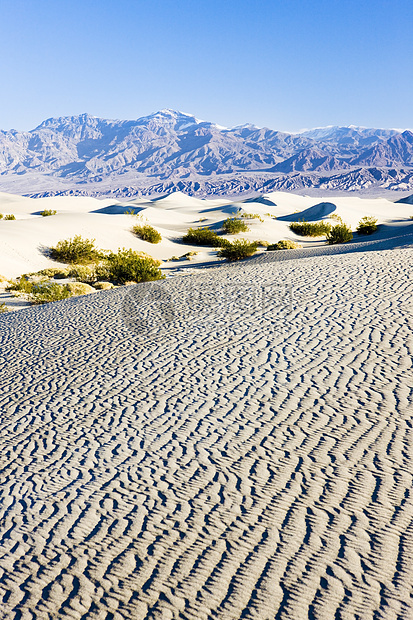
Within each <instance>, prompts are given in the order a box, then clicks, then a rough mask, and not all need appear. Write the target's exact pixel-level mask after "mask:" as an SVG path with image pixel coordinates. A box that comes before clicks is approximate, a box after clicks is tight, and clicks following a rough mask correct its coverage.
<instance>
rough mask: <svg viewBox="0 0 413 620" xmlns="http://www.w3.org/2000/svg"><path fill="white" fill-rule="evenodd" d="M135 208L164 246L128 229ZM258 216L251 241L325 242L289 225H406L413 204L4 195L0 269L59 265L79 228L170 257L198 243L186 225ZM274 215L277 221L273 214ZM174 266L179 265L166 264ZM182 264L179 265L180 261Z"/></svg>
mask: <svg viewBox="0 0 413 620" xmlns="http://www.w3.org/2000/svg"><path fill="white" fill-rule="evenodd" d="M44 209H52V210H56V211H57V214H56V215H53V216H51V217H41V215H40V213H41V212H42V211H43V210H44ZM131 209H135V210H136V212H137V215H138V216H139V217H140V218H141V220H142V221H143V222H147V223H149V224H151V225H153V226H155V227H156V228H157V229H158V230H159V232H160V233H161V235H162V238H163V240H162V242H161V243H160V244H156V245H154V244H150V243H147V242H146V241H142V240H140V239H138V238H137V237H136V236H134V235H133V234H132V232H131V228H132V226H133V225H134V224H135V223H136V219H135V218H134V217H132V216H131V215H128V214H127V212H128V211H130V210H131ZM238 211H239V212H240V213H243V214H249V213H252V214H256V215H259V216H260V217H261V218H262V219H264V222H260V221H259V220H257V219H255V220H250V221H248V225H249V226H250V231H249V232H247V233H242V235H241V236H242V237H244V238H246V239H249V240H263V241H267V242H270V243H275V242H277V241H279V240H280V239H291V240H293V241H298V242H299V243H301V244H303V245H304V246H308V247H311V246H314V245H319V244H320V243H325V241H324V240H314V239H310V240H308V239H307V240H306V239H303V238H302V237H298V236H297V235H295V234H294V233H292V232H291V231H290V229H289V224H290V222H291V221H293V220H296V219H300V218H302V217H304V218H306V219H314V220H318V219H320V218H323V217H328V216H329V215H331V214H332V213H334V214H336V215H339V216H340V217H342V218H343V219H344V220H345V221H346V222H348V223H349V224H350V225H351V226H352V227H353V230H354V229H355V227H356V226H357V224H358V222H359V221H360V219H361V218H362V217H364V216H365V215H374V216H376V217H377V218H378V219H379V222H380V223H384V224H390V223H397V222H399V223H406V222H408V221H409V217H410V215H412V211H411V206H410V205H407V204H395V203H392V202H390V201H388V200H385V199H360V198H355V197H349V198H347V197H345V198H328V200H327V199H326V200H325V201H321V202H320V201H319V200H316V199H314V198H313V197H309V196H296V195H294V194H287V193H284V192H273V193H270V194H268V195H265V196H261V197H258V198H257V199H256V201H255V202H254V200H253V199H248V200H247V201H241V202H239V201H236V202H230V201H228V200H221V199H217V200H200V199H197V198H191V197H189V196H185V195H184V194H182V193H180V192H176V193H174V194H171V195H169V196H166V197H164V198H161V199H156V200H152V201H145V200H142V199H137V200H133V201H131V202H118V201H113V200H97V199H95V198H88V197H58V198H42V199H36V200H34V199H30V198H21V197H19V196H13V195H11V194H4V193H2V194H0V213H3V214H7V213H13V214H14V215H15V216H16V218H17V219H16V221H4V220H0V247H1V252H0V274H1V275H3V276H4V277H6V278H14V277H17V276H20V275H21V274H23V273H28V272H33V271H37V270H40V269H44V268H46V267H52V266H55V263H54V262H53V261H52V260H50V259H49V258H48V257H47V255H46V254H45V250H47V248H48V247H50V246H52V245H55V244H56V243H57V242H58V241H60V240H61V239H67V238H68V237H72V236H74V235H76V234H80V235H82V236H83V237H88V238H94V239H96V244H97V245H98V246H99V247H101V248H104V249H108V250H114V251H116V250H117V249H118V248H119V247H131V248H133V249H134V250H137V251H143V252H146V253H148V254H150V255H152V256H154V257H155V258H157V259H160V260H162V261H168V260H169V259H171V257H173V256H182V255H183V254H185V253H186V252H188V251H190V250H193V249H194V248H193V247H192V246H189V245H185V244H182V243H181V239H182V236H183V234H184V233H185V232H186V231H187V230H188V228H189V227H193V226H195V227H196V226H212V227H213V228H215V229H219V228H220V227H221V226H222V223H223V221H224V220H225V219H226V218H227V217H229V216H231V215H233V214H235V213H237V212H238ZM274 218H277V219H274ZM216 260H217V253H216V249H214V248H200V251H199V254H198V256H197V257H196V258H195V262H197V263H203V262H206V261H216ZM164 267H165V268H169V269H175V268H176V265H173V264H172V265H171V264H167V263H165V264H164ZM179 267H180V268H181V267H182V265H180V266H179Z"/></svg>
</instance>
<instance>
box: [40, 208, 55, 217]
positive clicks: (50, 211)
mask: <svg viewBox="0 0 413 620" xmlns="http://www.w3.org/2000/svg"><path fill="white" fill-rule="evenodd" d="M56 213H57V211H55V209H45V210H44V211H42V212H41V213H40V215H41V216H42V217H47V216H48V215H56Z"/></svg>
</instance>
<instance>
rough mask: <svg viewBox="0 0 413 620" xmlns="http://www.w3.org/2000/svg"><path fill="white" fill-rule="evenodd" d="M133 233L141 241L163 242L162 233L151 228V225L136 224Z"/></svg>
mask: <svg viewBox="0 0 413 620" xmlns="http://www.w3.org/2000/svg"><path fill="white" fill-rule="evenodd" d="M132 231H133V232H134V233H135V235H136V236H137V237H139V239H142V241H148V242H149V243H159V242H160V241H162V236H161V233H160V232H158V231H157V230H156V228H153V226H149V224H143V225H141V224H136V226H134V227H133V228H132Z"/></svg>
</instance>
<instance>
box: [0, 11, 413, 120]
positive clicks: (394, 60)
mask: <svg viewBox="0 0 413 620" xmlns="http://www.w3.org/2000/svg"><path fill="white" fill-rule="evenodd" d="M412 26H413V2H412V0H391V1H390V0H374V1H372V0H367V1H366V0H365V1H364V2H363V0H358V1H355V0H328V1H327V0H259V1H253V0H237V1H235V0H220V1H217V0H145V1H141V0H81V1H79V0H70V1H69V0H12V1H11V0H0V58H1V61H0V84H1V95H0V128H1V129H10V128H15V129H19V130H22V129H31V128H33V127H35V126H36V125H38V124H39V123H40V122H41V121H42V120H44V119H45V118H49V117H51V116H69V115H72V114H80V113H82V112H89V113H90V114H93V115H95V116H101V117H104V118H122V119H134V118H138V117H140V116H145V115H147V114H150V113H151V112H155V111H157V110H159V109H162V108H172V109H176V110H182V111H184V112H190V113H192V114H195V116H197V117H198V118H202V119H206V120H211V121H214V122H216V123H218V124H221V125H225V126H233V125H237V124H242V123H246V122H251V123H255V124H257V125H259V126H268V127H271V128H274V129H281V130H286V131H298V130H300V129H302V128H310V127H316V126H324V125H335V124H338V125H349V124H355V125H364V126H374V127H396V128H406V127H410V128H412V127H413V118H412V109H413V106H412V103H411V102H412V95H413V79H412V78H413V39H412V37H411V31H412Z"/></svg>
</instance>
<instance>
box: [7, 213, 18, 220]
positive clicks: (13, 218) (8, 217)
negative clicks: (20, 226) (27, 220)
mask: <svg viewBox="0 0 413 620" xmlns="http://www.w3.org/2000/svg"><path fill="white" fill-rule="evenodd" d="M4 219H5V220H15V219H16V216H15V215H13V214H11V213H9V215H5V216H4Z"/></svg>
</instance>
